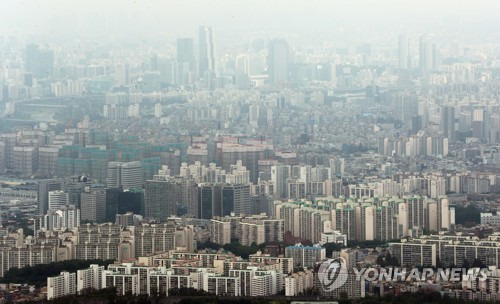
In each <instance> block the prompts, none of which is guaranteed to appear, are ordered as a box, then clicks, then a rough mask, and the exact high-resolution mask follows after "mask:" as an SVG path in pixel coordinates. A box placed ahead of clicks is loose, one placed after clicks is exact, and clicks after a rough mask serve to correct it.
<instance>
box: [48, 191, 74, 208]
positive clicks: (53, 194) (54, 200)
mask: <svg viewBox="0 0 500 304" xmlns="http://www.w3.org/2000/svg"><path fill="white" fill-rule="evenodd" d="M48 197H49V210H58V209H61V208H63V207H64V206H66V205H68V203H69V195H68V193H67V192H64V191H62V190H53V191H49V195H48Z"/></svg>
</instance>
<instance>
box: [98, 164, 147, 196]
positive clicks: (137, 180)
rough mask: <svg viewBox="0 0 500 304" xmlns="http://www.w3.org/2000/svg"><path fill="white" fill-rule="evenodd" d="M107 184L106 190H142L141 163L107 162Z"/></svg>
mask: <svg viewBox="0 0 500 304" xmlns="http://www.w3.org/2000/svg"><path fill="white" fill-rule="evenodd" d="M107 184H108V188H120V187H121V188H123V189H135V188H142V165H141V162H140V161H132V162H128V163H122V162H109V163H108V178H107Z"/></svg>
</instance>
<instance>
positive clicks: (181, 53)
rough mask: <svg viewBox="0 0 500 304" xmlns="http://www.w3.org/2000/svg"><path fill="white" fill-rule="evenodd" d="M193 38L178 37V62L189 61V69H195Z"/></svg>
mask: <svg viewBox="0 0 500 304" xmlns="http://www.w3.org/2000/svg"><path fill="white" fill-rule="evenodd" d="M193 45H194V43H193V38H177V62H178V63H188V64H189V71H195V69H196V66H195V58H194V46H193Z"/></svg>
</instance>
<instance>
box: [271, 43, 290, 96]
mask: <svg viewBox="0 0 500 304" xmlns="http://www.w3.org/2000/svg"><path fill="white" fill-rule="evenodd" d="M289 57H290V54H289V49H288V44H287V43H286V41H285V40H272V41H270V42H269V45H268V49H267V73H268V75H269V82H270V83H272V84H274V85H277V86H283V85H284V84H285V83H286V82H287V81H288V65H289V64H290V58H289Z"/></svg>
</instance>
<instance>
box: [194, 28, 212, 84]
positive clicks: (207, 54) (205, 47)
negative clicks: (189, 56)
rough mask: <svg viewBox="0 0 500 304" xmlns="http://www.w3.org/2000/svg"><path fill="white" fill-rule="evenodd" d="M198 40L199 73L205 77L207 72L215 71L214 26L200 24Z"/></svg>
mask: <svg viewBox="0 0 500 304" xmlns="http://www.w3.org/2000/svg"><path fill="white" fill-rule="evenodd" d="M198 42H199V43H198V49H199V53H198V54H199V55H198V75H199V76H200V77H202V78H205V76H206V72H215V46H214V38H213V32H212V27H210V26H200V28H199V40H198Z"/></svg>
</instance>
